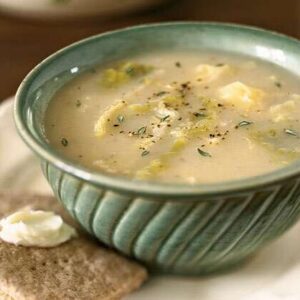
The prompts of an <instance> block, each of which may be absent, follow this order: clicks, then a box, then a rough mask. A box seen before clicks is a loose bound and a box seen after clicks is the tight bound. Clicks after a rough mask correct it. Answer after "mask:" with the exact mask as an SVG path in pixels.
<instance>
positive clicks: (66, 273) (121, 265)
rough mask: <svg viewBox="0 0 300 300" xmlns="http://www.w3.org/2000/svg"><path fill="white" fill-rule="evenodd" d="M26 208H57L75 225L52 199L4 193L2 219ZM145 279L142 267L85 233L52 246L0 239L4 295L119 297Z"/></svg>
mask: <svg viewBox="0 0 300 300" xmlns="http://www.w3.org/2000/svg"><path fill="white" fill-rule="evenodd" d="M26 206H27V207H28V206H29V207H31V208H33V209H43V210H50V211H54V212H56V213H58V214H60V215H61V216H62V217H63V218H64V219H65V220H66V221H67V222H68V223H69V224H70V223H71V220H70V218H69V217H68V216H67V215H66V213H65V212H64V210H63V209H62V208H61V206H60V205H59V203H58V202H57V200H55V199H54V198H52V197H48V196H36V195H29V194H23V193H22V194H21V193H10V192H0V218H2V217H4V216H6V215H8V214H10V213H13V212H15V211H17V210H19V209H21V208H23V207H26ZM72 225H74V223H73V224H72ZM146 277H147V273H146V270H145V269H144V268H143V267H141V266H140V265H138V264H137V263H135V262H133V261H130V260H129V259H126V258H124V257H122V256H120V255H118V254H117V253H115V252H114V251H113V250H108V249H106V248H104V247H103V246H101V245H99V244H97V243H96V242H95V241H92V240H91V239H90V238H87V237H86V236H85V235H84V234H81V233H80V234H79V237H78V238H75V239H73V240H71V241H69V242H66V243H65V244H62V245H60V246H59V247H55V248H48V249H45V248H44V249H43V248H33V247H32V248H28V247H22V246H15V245H11V244H8V243H6V242H3V241H1V240H0V290H1V291H2V293H3V296H2V295H1V294H0V299H7V300H41V299H42V300H47V299H51V300H54V299H64V300H69V299H70V300H71V299H72V300H81V299H84V300H96V299H97V300H98V299H99V300H101V299H107V300H115V299H120V298H121V297H123V296H124V295H126V294H128V293H130V292H131V291H133V290H134V289H136V288H138V287H139V286H140V285H141V284H142V282H143V281H144V280H145V279H146ZM5 297H6V298H5Z"/></svg>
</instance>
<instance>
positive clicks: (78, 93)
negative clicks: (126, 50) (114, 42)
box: [45, 50, 300, 184]
mask: <svg viewBox="0 0 300 300" xmlns="http://www.w3.org/2000/svg"><path fill="white" fill-rule="evenodd" d="M299 116H300V85H299V84H298V78H297V77H296V76H295V75H293V74H290V73H288V72H286V71H285V70H283V69H280V68H279V67H277V66H275V65H272V64H270V63H266V62H263V61H259V60H253V59H252V58H249V57H244V56H235V55H231V54H226V53H217V52H216V53H211V52H210V53H208V52H207V53H205V52H193V51H187V50H186V51H169V52H163V51H162V52H157V53H156V52H154V53H150V54H144V55H140V56H136V57H130V58H128V59H124V60H123V61H117V62H113V63H111V64H109V65H106V66H99V67H96V68H95V69H93V70H92V71H87V72H84V73H82V74H81V75H78V77H77V78H75V79H73V80H72V81H70V82H69V83H67V84H66V85H65V86H64V87H63V88H61V89H60V90H59V91H58V92H57V93H56V94H55V96H54V97H53V99H52V100H51V101H50V103H49V106H48V108H47V111H46V114H45V134H46V137H47V139H48V141H49V143H50V144H51V145H52V146H53V147H54V148H55V149H56V150H57V151H58V152H59V153H61V154H62V155H63V156H65V157H66V158H68V159H70V160H71V161H74V162H77V163H78V164H80V165H82V166H84V167H86V168H89V169H91V170H94V171H99V172H104V173H110V174H116V175H121V176H126V177H129V178H134V179H140V180H152V181H159V182H171V183H172V182H179V183H189V184H196V183H213V182H220V181H227V180H236V179H241V178H244V177H250V176H256V175H261V174H264V173H268V172H271V171H273V170H276V169H278V168H282V167H284V166H285V165H287V164H290V163H292V162H293V161H295V160H297V159H298V158H299V157H300V123H299Z"/></svg>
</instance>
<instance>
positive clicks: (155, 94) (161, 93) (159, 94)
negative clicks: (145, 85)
mask: <svg viewBox="0 0 300 300" xmlns="http://www.w3.org/2000/svg"><path fill="white" fill-rule="evenodd" d="M165 94H168V92H165V91H161V92H158V93H154V96H156V97H160V96H163V95H165Z"/></svg>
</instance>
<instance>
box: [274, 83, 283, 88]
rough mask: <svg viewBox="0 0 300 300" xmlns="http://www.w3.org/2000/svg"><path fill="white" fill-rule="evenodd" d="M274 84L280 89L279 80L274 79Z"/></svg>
mask: <svg viewBox="0 0 300 300" xmlns="http://www.w3.org/2000/svg"><path fill="white" fill-rule="evenodd" d="M274 84H275V85H276V86H277V87H278V88H279V89H280V88H281V87H282V84H281V82H279V81H275V82H274Z"/></svg>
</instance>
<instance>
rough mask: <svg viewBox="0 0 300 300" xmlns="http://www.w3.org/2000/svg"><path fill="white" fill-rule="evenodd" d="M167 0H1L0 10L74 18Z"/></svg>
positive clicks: (125, 9) (148, 5)
mask: <svg viewBox="0 0 300 300" xmlns="http://www.w3.org/2000/svg"><path fill="white" fill-rule="evenodd" d="M165 1H166V0H0V10H2V11H4V12H8V13H13V14H16V15H21V16H29V17H35V18H40V19H42V18H47V19H49V18H55V19H56V18H65V17H68V18H72V17H75V18H76V17H88V16H96V15H99V16H104V15H111V14H121V13H126V12H130V11H131V12H132V11H134V10H139V9H145V8H147V7H150V6H153V5H157V4H159V3H162V2H165Z"/></svg>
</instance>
